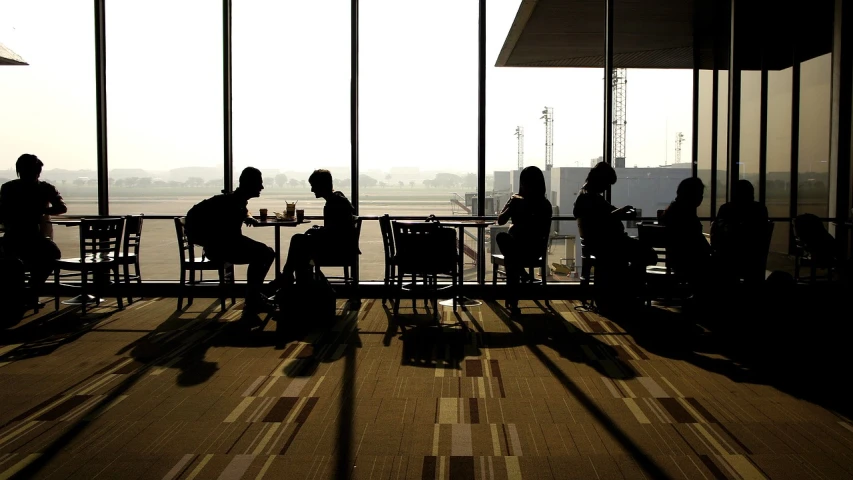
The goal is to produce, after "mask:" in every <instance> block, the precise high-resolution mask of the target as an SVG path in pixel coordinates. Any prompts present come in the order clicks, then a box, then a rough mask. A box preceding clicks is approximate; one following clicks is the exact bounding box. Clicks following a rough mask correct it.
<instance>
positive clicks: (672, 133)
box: [612, 69, 693, 233]
mask: <svg viewBox="0 0 853 480" xmlns="http://www.w3.org/2000/svg"><path fill="white" fill-rule="evenodd" d="M623 76H624V78H622V77H623ZM614 83H615V84H617V88H616V89H614V92H613V96H614V102H613V103H614V104H613V109H614V126H613V128H614V144H613V149H614V150H613V156H614V159H613V161H614V167H616V174H617V176H618V177H619V180H617V182H616V184H615V185H614V186H613V189H612V194H613V197H612V198H613V200H612V203H613V204H614V205H616V206H621V205H632V206H634V208H636V209H638V210H639V211H640V213H641V215H642V216H643V217H656V216H657V211H658V210H663V209H665V208H666V207H667V206H668V205H669V204H670V202H672V200H673V199H675V191H676V189H677V188H678V184H679V183H680V182H681V181H682V180H684V179H685V178H688V177H690V176H692V175H693V170H692V163H691V159H690V155H691V151H692V143H693V139H692V138H691V137H692V130H693V129H692V124H693V118H692V115H693V108H692V105H693V71H692V70H655V69H628V70H624V69H617V71H616V79H615V80H614ZM620 99H621V100H623V101H624V104H625V107H624V108H623V109H622V110H621V117H620V109H619V103H620ZM620 118H621V119H622V120H624V130H625V135H624V138H625V140H624V144H621V145H620V142H619V138H620V136H619V133H618V129H619V121H620ZM622 149H624V150H622ZM623 152H624V155H623ZM631 233H633V232H631Z"/></svg>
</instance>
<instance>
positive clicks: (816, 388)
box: [608, 288, 853, 417]
mask: <svg viewBox="0 0 853 480" xmlns="http://www.w3.org/2000/svg"><path fill="white" fill-rule="evenodd" d="M849 312H850V309H849V305H848V304H847V303H846V300H845V299H844V297H843V296H841V295H839V292H833V291H830V290H826V289H814V290H809V289H802V288H800V289H797V291H796V292H794V291H792V290H788V289H778V290H769V291H768V290H764V291H757V292H753V293H752V294H749V293H742V294H738V295H734V296H731V297H728V298H721V299H720V301H719V302H717V303H716V305H715V306H711V307H707V308H702V309H696V310H689V311H684V312H677V311H671V310H667V309H662V308H654V307H653V308H647V309H646V310H645V311H644V312H643V314H642V315H635V316H625V315H613V316H610V317H608V318H609V319H610V320H612V321H613V322H614V323H616V324H618V325H619V326H621V327H622V328H623V329H624V330H625V331H626V332H627V333H628V334H630V335H631V337H632V338H633V339H634V341H635V342H636V343H637V344H638V345H639V346H641V347H642V348H643V349H645V350H646V351H648V352H650V353H653V354H655V355H659V356H662V357H666V358H672V359H677V360H682V361H685V362H688V363H690V364H692V365H694V366H696V367H699V368H701V369H704V370H706V371H709V372H714V373H718V374H721V375H725V376H726V377H728V378H729V379H731V380H732V381H735V382H741V383H754V384H763V385H768V386H772V387H774V388H776V389H778V390H779V391H782V392H786V393H788V394H791V395H793V396H795V397H798V398H801V399H803V400H806V401H809V402H811V403H814V404H816V405H820V406H823V407H825V408H828V409H830V410H834V411H836V412H838V413H840V414H842V415H845V416H847V417H850V416H851V414H853V405H851V404H850V402H849V400H848V396H847V395H846V394H845V393H844V392H843V391H842V390H841V388H840V387H837V386H836V385H837V384H838V379H839V378H846V377H847V376H849V368H848V367H847V365H848V363H849V359H848V358H847V357H848V355H847V351H848V350H849V346H848V345H846V343H847V339H848V338H850V335H849V334H850V333H853V332H851V330H853V328H851V325H850V324H849V321H848V320H847V319H846V317H847V316H849ZM795 372H797V373H795Z"/></svg>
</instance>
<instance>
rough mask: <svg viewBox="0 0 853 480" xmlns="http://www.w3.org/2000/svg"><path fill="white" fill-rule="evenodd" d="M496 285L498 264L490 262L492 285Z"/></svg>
mask: <svg viewBox="0 0 853 480" xmlns="http://www.w3.org/2000/svg"><path fill="white" fill-rule="evenodd" d="M497 284H498V264H497V263H494V262H492V285H497Z"/></svg>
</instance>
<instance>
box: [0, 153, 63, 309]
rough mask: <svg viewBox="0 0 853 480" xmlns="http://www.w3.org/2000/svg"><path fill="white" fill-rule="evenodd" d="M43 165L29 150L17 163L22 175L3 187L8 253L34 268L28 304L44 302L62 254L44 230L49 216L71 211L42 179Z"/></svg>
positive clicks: (0, 206) (0, 203) (1, 211)
mask: <svg viewBox="0 0 853 480" xmlns="http://www.w3.org/2000/svg"><path fill="white" fill-rule="evenodd" d="M43 166H44V163H42V161H41V160H39V158H38V157H37V156H35V155H32V154H29V153H25V154H23V155H21V156H20V157H18V161H17V162H16V163H15V170H16V171H17V172H18V177H19V178H18V179H17V180H12V181H9V182H6V183H4V184H3V186H2V187H0V223H3V225H4V228H5V231H6V233H5V238H4V244H5V245H4V250H5V254H6V255H7V256H12V257H16V258H19V259H20V260H21V261H22V262H23V263H24V266H25V268H27V269H28V270H29V271H30V290H29V297H28V298H27V299H25V305H26V308H34V307H39V308H41V307H43V306H44V305H43V304H41V303H40V302H39V300H38V294H39V292H40V291H41V289H42V287H43V286H44V282H45V281H46V280H47V277H49V276H50V274H51V272H52V271H53V262H54V260H56V259H58V258H59V257H60V256H61V255H60V251H59V248H58V247H57V246H56V244H55V243H53V240H51V239H50V238H48V236H47V235H46V232H45V231H44V230H43V227H44V224H45V218H46V216H47V215H62V214H63V213H65V212H67V211H68V207H67V206H66V205H65V202H64V201H63V200H62V195H60V194H59V191H57V190H56V187H54V186H53V185H51V184H49V183H47V182H42V181H39V177H40V176H41V170H42V167H43Z"/></svg>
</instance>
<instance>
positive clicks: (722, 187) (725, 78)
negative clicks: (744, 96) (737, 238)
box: [707, 70, 729, 215]
mask: <svg viewBox="0 0 853 480" xmlns="http://www.w3.org/2000/svg"><path fill="white" fill-rule="evenodd" d="M717 75H718V76H717V78H718V83H717V185H716V190H717V191H716V194H715V196H716V198H715V205H714V212H713V213H714V215H716V214H717V212H716V211H717V210H719V209H720V205H722V204H724V203H726V199H727V198H728V191H727V188H728V184H729V183H728V180H729V179H728V173H729V161H728V158H729V154H728V149H729V72H728V71H727V70H720V71H719V72H718V73H717ZM707 193H708V195H710V194H711V192H710V191H709V192H707Z"/></svg>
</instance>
